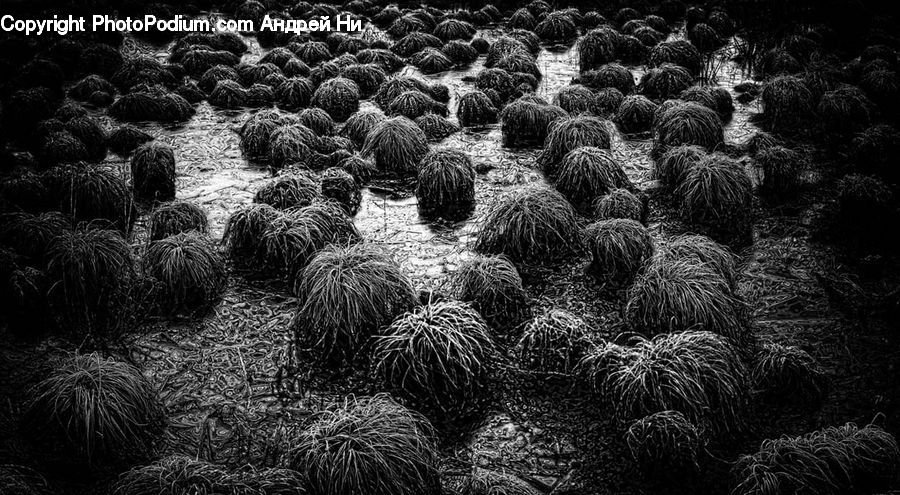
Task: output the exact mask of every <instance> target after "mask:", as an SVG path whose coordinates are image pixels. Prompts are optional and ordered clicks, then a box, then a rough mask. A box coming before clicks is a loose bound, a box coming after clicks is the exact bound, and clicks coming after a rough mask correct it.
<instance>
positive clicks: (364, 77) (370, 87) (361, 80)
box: [340, 64, 387, 98]
mask: <svg viewBox="0 0 900 495" xmlns="http://www.w3.org/2000/svg"><path fill="white" fill-rule="evenodd" d="M340 77H342V78H345V79H349V80H351V81H353V82H354V83H356V85H357V87H358V88H359V93H360V97H363V98H368V97H370V96H372V95H373V94H375V92H376V91H378V87H379V86H381V85H382V84H384V81H385V80H387V74H385V71H384V69H382V68H381V66H380V65H376V64H352V65H348V66H347V67H344V68H343V69H341V72H340Z"/></svg>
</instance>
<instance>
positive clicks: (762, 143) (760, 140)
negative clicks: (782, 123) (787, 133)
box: [743, 131, 784, 157]
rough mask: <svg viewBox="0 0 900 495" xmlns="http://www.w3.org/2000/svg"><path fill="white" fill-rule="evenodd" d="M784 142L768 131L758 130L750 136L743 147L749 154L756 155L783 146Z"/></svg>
mask: <svg viewBox="0 0 900 495" xmlns="http://www.w3.org/2000/svg"><path fill="white" fill-rule="evenodd" d="M783 144H784V143H783V142H782V141H781V140H780V139H778V138H777V137H775V136H773V135H772V134H769V133H768V132H766V131H756V132H755V133H753V135H752V136H750V139H748V140H747V141H746V142H745V143H744V145H743V149H744V151H745V152H746V153H747V154H748V155H750V156H753V157H755V156H756V155H758V154H759V153H761V152H762V151H764V150H766V149H769V148H772V147H775V146H782V145H783Z"/></svg>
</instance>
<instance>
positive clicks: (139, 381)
mask: <svg viewBox="0 0 900 495" xmlns="http://www.w3.org/2000/svg"><path fill="white" fill-rule="evenodd" d="M24 424H25V428H26V431H28V432H29V435H30V436H31V438H32V439H33V440H34V441H35V442H36V443H37V444H38V445H43V446H44V448H46V449H47V450H45V452H49V453H51V456H56V455H60V456H64V457H63V459H64V460H62V461H61V462H64V463H73V464H74V465H87V466H90V467H97V466H103V465H104V464H105V463H111V464H119V463H123V462H129V461H134V460H136V459H140V458H142V457H144V456H147V455H148V453H150V452H151V451H152V448H153V445H154V443H155V442H156V440H157V437H158V436H159V434H160V433H161V432H162V429H163V425H164V423H163V406H162V404H161V403H160V401H159V398H158V397H157V395H156V391H155V390H153V387H152V385H151V384H150V382H149V381H148V380H147V379H146V378H144V376H143V375H142V374H141V372H140V370H138V369H137V368H135V367H134V366H131V365H129V364H127V363H123V362H119V361H116V360H114V359H111V358H109V359H107V358H103V357H101V356H100V355H99V354H96V353H94V354H76V355H74V356H70V357H67V358H65V359H63V360H62V361H61V362H59V363H58V365H57V367H56V368H55V369H54V371H53V373H52V374H51V375H50V376H49V377H47V378H46V379H44V380H43V381H41V382H40V383H38V384H37V385H36V386H35V387H34V388H32V389H31V391H30V392H29V401H28V406H27V410H26V412H25V417H24Z"/></svg>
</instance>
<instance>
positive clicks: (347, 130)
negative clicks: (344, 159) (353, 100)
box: [338, 110, 386, 148]
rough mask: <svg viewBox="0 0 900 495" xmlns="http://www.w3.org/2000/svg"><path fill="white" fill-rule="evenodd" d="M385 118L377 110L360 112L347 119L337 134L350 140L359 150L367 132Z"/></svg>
mask: <svg viewBox="0 0 900 495" xmlns="http://www.w3.org/2000/svg"><path fill="white" fill-rule="evenodd" d="M385 118H386V117H385V116H384V114H383V113H381V112H380V111H378V110H361V111H359V112H356V113H354V114H353V115H352V116H350V118H348V119H347V121H346V122H345V123H344V125H343V127H341V130H340V132H338V134H339V135H341V136H342V137H345V138H347V139H350V140H351V141H353V144H355V145H356V146H357V147H359V148H361V147H362V146H363V144H365V142H366V136H368V135H369V132H370V131H371V130H372V129H374V128H375V127H376V126H377V125H378V124H379V123H381V122H383V121H384V120H385Z"/></svg>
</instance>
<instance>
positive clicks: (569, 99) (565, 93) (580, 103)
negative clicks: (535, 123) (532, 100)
mask: <svg viewBox="0 0 900 495" xmlns="http://www.w3.org/2000/svg"><path fill="white" fill-rule="evenodd" d="M553 104H555V105H557V106H558V107H560V108H562V109H563V110H565V111H566V112H569V114H570V115H578V114H581V113H593V112H594V106H595V97H594V93H593V92H592V91H591V90H590V89H588V88H586V87H584V86H582V85H580V84H570V85H569V86H565V87H563V88H562V89H560V90H559V92H558V93H556V95H554V96H553Z"/></svg>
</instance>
